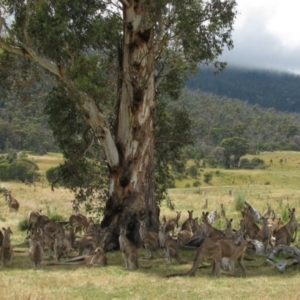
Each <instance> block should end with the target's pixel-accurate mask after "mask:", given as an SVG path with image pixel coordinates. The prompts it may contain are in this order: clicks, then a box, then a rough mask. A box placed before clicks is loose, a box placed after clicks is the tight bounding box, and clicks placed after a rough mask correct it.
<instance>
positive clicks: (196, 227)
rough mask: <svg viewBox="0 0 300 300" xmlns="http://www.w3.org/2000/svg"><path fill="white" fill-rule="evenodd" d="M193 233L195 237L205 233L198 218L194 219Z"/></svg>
mask: <svg viewBox="0 0 300 300" xmlns="http://www.w3.org/2000/svg"><path fill="white" fill-rule="evenodd" d="M192 231H193V233H194V235H197V234H200V233H201V232H203V228H202V226H200V225H199V222H198V217H197V218H194V219H193V225H192Z"/></svg>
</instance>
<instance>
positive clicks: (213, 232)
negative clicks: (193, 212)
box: [202, 212, 225, 238]
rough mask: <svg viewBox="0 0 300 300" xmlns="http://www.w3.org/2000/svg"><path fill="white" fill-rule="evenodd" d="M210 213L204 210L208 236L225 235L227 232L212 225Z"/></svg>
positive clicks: (203, 214) (205, 230)
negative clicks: (209, 218)
mask: <svg viewBox="0 0 300 300" xmlns="http://www.w3.org/2000/svg"><path fill="white" fill-rule="evenodd" d="M208 214H209V213H208V212H206V213H204V212H202V222H203V231H204V233H205V234H206V237H208V238H209V237H224V236H225V234H224V233H223V232H222V231H221V230H219V229H217V228H215V227H213V226H211V224H210V223H209V222H208Z"/></svg>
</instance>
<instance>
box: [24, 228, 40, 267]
mask: <svg viewBox="0 0 300 300" xmlns="http://www.w3.org/2000/svg"><path fill="white" fill-rule="evenodd" d="M38 234H39V232H37V235H36V234H30V235H28V236H27V237H26V239H30V242H29V251H28V256H29V259H30V261H31V267H32V268H33V269H34V270H36V269H38V268H39V267H40V265H41V263H42V261H43V258H44V250H43V247H42V245H41V242H40V237H39V236H38Z"/></svg>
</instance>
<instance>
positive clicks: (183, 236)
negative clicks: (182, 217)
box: [177, 230, 193, 245]
mask: <svg viewBox="0 0 300 300" xmlns="http://www.w3.org/2000/svg"><path fill="white" fill-rule="evenodd" d="M192 237H193V233H192V232H190V231H189V230H180V231H179V232H178V235H177V243H178V245H185V244H186V243H187V242H188V241H189V240H190V239H191V238H192Z"/></svg>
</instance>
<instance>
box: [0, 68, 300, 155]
mask: <svg viewBox="0 0 300 300" xmlns="http://www.w3.org/2000/svg"><path fill="white" fill-rule="evenodd" d="M225 72H226V71H225ZM249 72H250V71H249ZM229 73H230V71H229ZM250 73H251V72H250ZM257 74H259V72H257ZM221 76H222V75H221V74H219V75H217V76H216V78H218V77H220V78H221ZM249 76H250V75H249ZM288 77H289V76H287V77H285V76H281V77H280V78H282V82H281V83H280V84H277V83H276V81H275V79H276V78H279V77H278V75H277V74H274V75H273V79H274V82H273V84H274V85H276V86H281V87H283V86H287V82H288V81H287V78H288ZM259 78H260V77H259V76H257V79H255V81H257V82H259ZM291 78H297V77H291ZM193 80H194V79H191V81H190V82H188V83H187V84H186V86H187V87H186V88H185V89H184V90H183V91H182V93H181V95H180V97H179V98H178V100H172V99H171V98H170V97H166V96H165V97H164V98H163V100H162V102H163V103H164V105H166V109H167V111H168V112H172V111H174V110H176V109H184V110H186V111H187V112H188V115H189V118H190V119H191V122H192V132H191V133H192V137H193V138H192V144H191V145H187V146H186V148H185V151H184V153H185V155H186V156H187V157H188V158H199V156H200V158H203V157H205V156H207V155H208V154H210V153H211V151H212V150H213V149H215V148H216V147H218V145H219V144H220V143H221V142H222V140H224V139H227V138H231V137H241V138H245V139H246V140H247V141H248V143H249V152H250V153H256V152H259V151H275V150H294V151H299V150H300V118H299V113H298V112H297V111H295V112H286V111H283V110H281V109H280V107H281V106H282V105H281V104H280V99H279V98H278V99H277V102H276V103H277V105H274V106H276V107H277V108H276V109H275V108H274V107H269V108H265V107H263V106H262V105H261V104H258V103H253V104H252V103H251V101H250V100H251V99H250V98H249V101H245V99H240V100H237V99H236V98H235V99H233V98H230V97H228V96H218V95H217V93H215V94H214V92H211V93H208V92H204V91H202V90H200V89H198V90H196V91H193V90H192V87H191V82H193ZM298 80H299V79H298ZM227 82H228V81H227ZM241 85H242V84H241V82H237V83H236V86H239V87H241ZM295 86H296V85H295ZM299 86H300V85H299ZM228 90H230V86H229V85H228ZM25 91H26V93H25V92H24V93H23V94H22V96H23V98H22V97H21V95H20V93H16V94H9V93H2V94H1V96H0V107H1V110H0V151H1V152H7V151H9V150H10V149H14V150H16V151H21V150H25V151H32V152H33V153H38V154H43V153H47V152H49V151H50V152H59V151H60V150H59V147H58V145H57V144H56V143H55V139H54V137H53V134H52V130H51V128H50V127H49V125H48V122H47V120H48V119H47V114H45V111H44V109H45V107H44V103H45V101H44V99H45V94H46V92H45V91H43V89H42V88H39V89H37V87H36V84H34V83H31V84H27V87H26V90H25ZM37 91H38V92H37ZM41 91H42V92H41ZM294 91H295V93H296V90H294ZM278 94H279V93H278ZM299 94H300V92H299ZM268 97H270V90H269V89H265V91H264V94H263V95H262V98H263V99H268Z"/></svg>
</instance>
